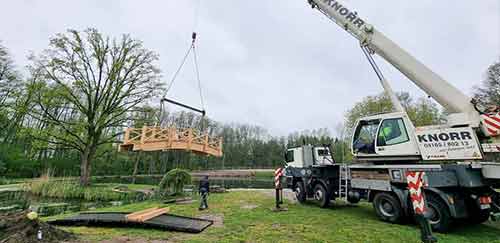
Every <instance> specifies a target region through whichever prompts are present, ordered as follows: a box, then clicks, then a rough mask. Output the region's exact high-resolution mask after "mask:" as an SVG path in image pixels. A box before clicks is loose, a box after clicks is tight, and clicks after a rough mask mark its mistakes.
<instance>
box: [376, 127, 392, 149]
mask: <svg viewBox="0 0 500 243" xmlns="http://www.w3.org/2000/svg"><path fill="white" fill-rule="evenodd" d="M391 135H392V124H391V125H390V126H384V127H383V128H382V129H380V132H379V133H378V141H379V142H378V144H379V145H382V146H385V145H386V142H387V140H388V139H389V138H390V137H391Z"/></svg>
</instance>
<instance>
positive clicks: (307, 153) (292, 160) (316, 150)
mask: <svg viewBox="0 0 500 243" xmlns="http://www.w3.org/2000/svg"><path fill="white" fill-rule="evenodd" d="M285 160H286V163H287V166H291V167H295V168H304V167H310V166H322V165H333V164H334V163H335V161H334V160H333V157H332V154H331V152H330V149H329V148H328V146H312V145H304V146H300V147H294V148H289V149H287V151H286V153H285Z"/></svg>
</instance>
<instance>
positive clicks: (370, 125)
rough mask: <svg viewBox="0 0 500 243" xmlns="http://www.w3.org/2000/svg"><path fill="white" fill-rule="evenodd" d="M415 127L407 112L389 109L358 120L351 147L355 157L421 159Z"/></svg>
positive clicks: (368, 158)
mask: <svg viewBox="0 0 500 243" xmlns="http://www.w3.org/2000/svg"><path fill="white" fill-rule="evenodd" d="M414 133H415V128H414V127H413V124H412V123H411V121H410V119H409V118H408V116H407V115H406V113H402V112H397V113H388V114H380V115H375V116H370V117H364V118H361V119H359V120H358V121H357V123H356V126H355V129H354V134H353V136H352V146H351V151H352V154H353V155H354V157H355V158H356V159H357V160H365V161H367V160H368V161H370V160H374V161H376V160H384V161H387V160H397V161H400V162H401V161H405V160H408V161H412V160H420V159H421V156H420V151H419V147H418V144H417V141H416V138H415V136H414Z"/></svg>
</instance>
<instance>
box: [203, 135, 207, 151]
mask: <svg viewBox="0 0 500 243" xmlns="http://www.w3.org/2000/svg"><path fill="white" fill-rule="evenodd" d="M207 147H208V133H206V134H205V140H204V141H203V152H206V151H207Z"/></svg>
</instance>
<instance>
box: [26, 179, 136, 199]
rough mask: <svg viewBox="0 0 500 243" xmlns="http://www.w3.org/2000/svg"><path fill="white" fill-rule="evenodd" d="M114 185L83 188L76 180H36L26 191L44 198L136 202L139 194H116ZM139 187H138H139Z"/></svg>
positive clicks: (96, 185) (28, 184)
mask: <svg viewBox="0 0 500 243" xmlns="http://www.w3.org/2000/svg"><path fill="white" fill-rule="evenodd" d="M113 187H114V185H113V184H95V185H91V186H88V187H82V186H80V185H79V184H78V182H77V181H75V180H34V181H32V182H31V183H27V184H25V189H26V190H27V191H29V192H30V193H32V194H33V195H36V196H40V197H43V198H59V199H82V200H87V201H122V200H136V199H139V198H140V197H141V195H139V193H138V192H134V191H130V192H115V191H113V190H112V189H113ZM137 187H138V186H137Z"/></svg>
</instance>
